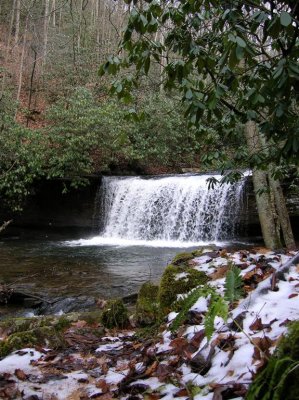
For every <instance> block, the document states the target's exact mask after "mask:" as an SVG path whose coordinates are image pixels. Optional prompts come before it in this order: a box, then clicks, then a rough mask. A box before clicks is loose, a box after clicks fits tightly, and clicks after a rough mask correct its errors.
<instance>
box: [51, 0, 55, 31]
mask: <svg viewBox="0 0 299 400" xmlns="http://www.w3.org/2000/svg"><path fill="white" fill-rule="evenodd" d="M51 14H52V26H53V28H55V26H56V0H52V9H51Z"/></svg>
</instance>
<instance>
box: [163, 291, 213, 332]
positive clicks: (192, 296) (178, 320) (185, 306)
mask: <svg viewBox="0 0 299 400" xmlns="http://www.w3.org/2000/svg"><path fill="white" fill-rule="evenodd" d="M213 291H214V289H213V288H211V287H209V286H204V287H200V288H196V289H195V290H193V291H192V292H191V293H189V294H188V296H187V297H186V298H185V299H184V300H183V301H182V303H181V311H180V312H179V313H178V315H177V316H176V317H175V319H174V320H173V322H172V324H171V327H170V331H171V332H175V331H176V330H177V329H178V328H179V327H180V326H181V325H182V323H183V322H184V320H185V319H186V317H187V313H188V311H189V310H190V308H191V307H192V306H193V305H194V304H195V303H196V301H197V300H198V299H199V298H200V297H207V296H208V295H209V294H211V293H212V292H213Z"/></svg>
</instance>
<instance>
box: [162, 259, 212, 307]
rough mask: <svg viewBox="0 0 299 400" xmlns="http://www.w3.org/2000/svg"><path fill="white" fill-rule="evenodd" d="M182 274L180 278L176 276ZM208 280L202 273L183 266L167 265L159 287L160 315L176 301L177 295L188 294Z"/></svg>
mask: <svg viewBox="0 0 299 400" xmlns="http://www.w3.org/2000/svg"><path fill="white" fill-rule="evenodd" d="M180 273H183V276H182V277H180V276H179V275H178V274H180ZM208 280H209V278H208V277H207V275H206V274H205V273H204V272H201V271H197V270H195V269H193V268H190V267H189V268H188V267H186V266H185V265H184V264H181V265H172V264H170V265H168V266H167V267H166V269H165V271H164V272H163V275H162V278H161V281H160V286H159V295H158V298H159V304H160V308H161V311H162V313H166V312H168V311H169V309H170V308H171V306H172V305H173V303H175V302H176V301H177V296H178V295H179V294H185V293H188V292H189V291H190V290H191V289H193V288H195V287H196V286H199V285H204V284H205V283H207V281H208Z"/></svg>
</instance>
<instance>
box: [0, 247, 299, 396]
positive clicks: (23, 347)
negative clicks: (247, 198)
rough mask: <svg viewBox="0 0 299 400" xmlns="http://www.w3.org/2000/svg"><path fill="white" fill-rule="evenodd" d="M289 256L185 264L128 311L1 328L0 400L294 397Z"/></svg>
mask: <svg viewBox="0 0 299 400" xmlns="http://www.w3.org/2000/svg"><path fill="white" fill-rule="evenodd" d="M293 257H294V253H274V252H269V251H268V250H266V249H254V250H251V251H249V250H241V251H235V252H227V251H225V250H215V249H213V250H211V249H206V250H203V251H202V250H201V251H195V252H192V253H182V254H180V255H178V256H176V257H175V258H174V259H173V261H172V263H171V264H170V265H168V267H167V268H166V269H165V271H164V273H163V276H162V279H161V282H160V284H159V286H156V285H155V284H153V283H151V282H148V283H146V284H144V285H143V286H142V288H141V290H140V292H139V295H138V299H137V303H136V307H134V309H133V308H130V309H129V310H128V309H127V308H126V306H125V305H124V303H123V302H122V301H121V300H115V301H110V302H108V303H107V304H106V305H105V304H103V303H102V304H98V305H97V306H96V307H95V310H94V311H93V312H87V313H70V314H65V315H61V316H47V317H46V316H44V317H33V318H17V319H9V320H6V321H2V322H0V334H1V338H2V341H1V342H0V352H1V356H2V360H1V361H0V374H1V375H0V378H1V379H0V397H1V398H4V399H5V398H7V399H13V398H20V399H21V398H23V399H28V400H29V399H31V400H32V399H45V400H50V399H51V400H53V399H89V398H99V399H103V400H107V399H113V398H117V399H131V400H133V399H151V400H152V399H162V398H163V399H164V400H165V399H196V400H200V399H208V400H215V399H217V400H218V399H220V400H221V399H235V398H239V399H242V398H245V396H247V398H248V399H250V400H251V399H262V400H266V399H272V398H277V399H281V400H282V399H284V400H285V399H287V400H291V399H295V398H298V384H297V383H296V382H298V377H299V376H298V362H299V351H298V336H299V325H298V322H296V321H298V317H299V273H298V265H297V264H296V263H297V262H298V260H294V261H293V262H290V260H292V258H293ZM285 337H286V339H284V338H285ZM252 382H254V383H253V384H252ZM267 396H268V397H267ZM269 396H270V397H269ZM275 396H276V397H275ZM296 396H297V397H296Z"/></svg>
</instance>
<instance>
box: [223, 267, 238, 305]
mask: <svg viewBox="0 0 299 400" xmlns="http://www.w3.org/2000/svg"><path fill="white" fill-rule="evenodd" d="M224 286H225V294H224V298H225V299H226V300H227V301H229V302H230V303H232V302H233V301H235V300H239V299H240V298H241V297H242V295H243V281H242V277H241V271H240V269H239V268H238V267H236V266H235V265H234V264H231V266H230V269H229V271H228V272H227V274H226V279H225V285H224Z"/></svg>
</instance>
